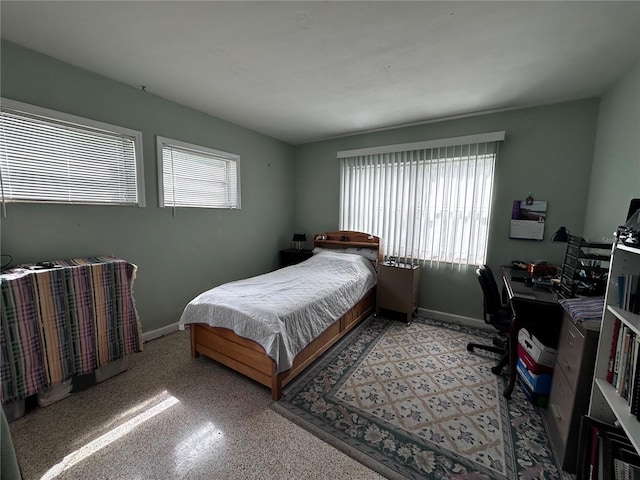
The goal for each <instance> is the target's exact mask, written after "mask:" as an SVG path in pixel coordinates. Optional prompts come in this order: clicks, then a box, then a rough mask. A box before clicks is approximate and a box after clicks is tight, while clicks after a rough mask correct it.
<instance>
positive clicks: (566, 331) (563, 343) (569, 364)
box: [546, 312, 599, 473]
mask: <svg viewBox="0 0 640 480" xmlns="http://www.w3.org/2000/svg"><path fill="white" fill-rule="evenodd" d="M598 334H599V332H597V331H593V330H587V329H585V328H583V327H582V325H580V326H578V325H576V324H574V323H573V322H572V321H571V318H570V317H569V314H568V313H567V312H564V315H563V316H562V332H561V333H560V339H559V341H558V357H557V360H556V366H555V369H554V371H553V379H552V383H551V394H550V395H549V405H548V406H547V412H546V420H547V428H548V429H549V437H550V439H551V443H552V445H553V448H554V450H555V452H556V455H557V457H558V460H560V463H561V465H562V469H563V470H565V471H566V472H568V473H575V471H576V466H577V465H576V460H577V453H578V442H577V441H576V439H577V438H578V432H579V430H580V418H581V417H582V415H585V414H586V413H587V410H588V406H589V397H590V396H591V382H592V379H593V369H594V366H595V359H596V350H597V347H598V336H599V335H598Z"/></svg>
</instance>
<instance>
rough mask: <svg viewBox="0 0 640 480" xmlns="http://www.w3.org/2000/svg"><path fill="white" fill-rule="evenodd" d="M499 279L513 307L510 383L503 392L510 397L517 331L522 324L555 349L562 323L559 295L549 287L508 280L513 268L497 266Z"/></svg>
mask: <svg viewBox="0 0 640 480" xmlns="http://www.w3.org/2000/svg"><path fill="white" fill-rule="evenodd" d="M500 271H501V273H502V281H503V282H504V287H505V290H506V293H507V296H508V298H509V303H510V304H511V309H512V310H513V321H512V322H511V328H510V330H509V385H507V388H506V389H505V390H504V393H503V395H504V396H505V398H509V397H510V396H511V393H512V392H513V387H514V385H515V381H516V369H517V363H518V332H519V331H520V329H521V328H523V327H525V328H526V329H527V330H528V331H529V333H531V334H533V335H535V336H536V337H537V338H538V339H539V340H540V341H541V342H542V343H543V344H544V345H547V346H549V347H552V348H557V346H558V338H559V336H560V328H561V326H562V312H563V310H562V307H561V306H560V304H559V303H558V295H557V294H556V293H555V292H553V291H551V290H550V289H548V288H544V287H529V286H526V285H525V283H524V282H516V281H512V280H511V272H512V271H513V268H512V267H508V266H503V267H500Z"/></svg>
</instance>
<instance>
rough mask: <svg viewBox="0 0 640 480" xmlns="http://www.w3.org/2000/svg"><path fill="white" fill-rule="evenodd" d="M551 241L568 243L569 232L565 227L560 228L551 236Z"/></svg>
mask: <svg viewBox="0 0 640 480" xmlns="http://www.w3.org/2000/svg"><path fill="white" fill-rule="evenodd" d="M551 241H552V242H562V243H567V242H568V241H569V231H568V230H567V229H566V228H565V227H560V228H559V229H558V230H556V232H555V233H554V234H553V235H551Z"/></svg>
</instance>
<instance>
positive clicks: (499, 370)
mask: <svg viewBox="0 0 640 480" xmlns="http://www.w3.org/2000/svg"><path fill="white" fill-rule="evenodd" d="M491 373H493V374H495V375H500V374H501V373H502V367H498V366H495V367H491Z"/></svg>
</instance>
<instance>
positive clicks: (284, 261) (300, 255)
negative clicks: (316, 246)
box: [280, 248, 313, 268]
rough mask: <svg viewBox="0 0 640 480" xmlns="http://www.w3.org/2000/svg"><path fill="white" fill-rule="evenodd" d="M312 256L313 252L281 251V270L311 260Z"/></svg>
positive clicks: (291, 249)
mask: <svg viewBox="0 0 640 480" xmlns="http://www.w3.org/2000/svg"><path fill="white" fill-rule="evenodd" d="M312 256H313V251H311V250H296V249H294V248H288V249H286V250H280V268H282V267H288V266H289V265H295V264H296V263H300V262H304V261H305V260H306V259H308V258H311V257H312Z"/></svg>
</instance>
